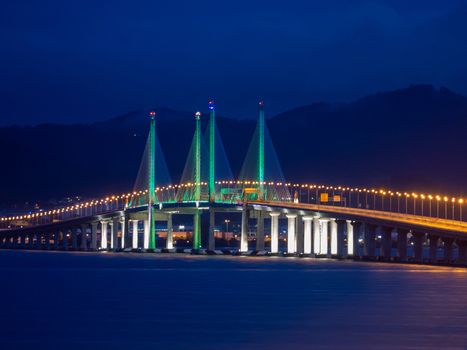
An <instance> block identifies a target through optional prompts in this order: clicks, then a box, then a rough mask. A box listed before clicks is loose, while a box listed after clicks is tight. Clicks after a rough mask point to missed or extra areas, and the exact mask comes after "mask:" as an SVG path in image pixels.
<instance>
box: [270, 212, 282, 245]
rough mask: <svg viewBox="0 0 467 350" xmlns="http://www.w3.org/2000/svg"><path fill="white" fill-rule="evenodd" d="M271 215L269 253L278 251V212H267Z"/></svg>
mask: <svg viewBox="0 0 467 350" xmlns="http://www.w3.org/2000/svg"><path fill="white" fill-rule="evenodd" d="M269 215H270V216H271V253H274V254H275V253H278V252H279V215H280V213H276V212H272V213H269Z"/></svg>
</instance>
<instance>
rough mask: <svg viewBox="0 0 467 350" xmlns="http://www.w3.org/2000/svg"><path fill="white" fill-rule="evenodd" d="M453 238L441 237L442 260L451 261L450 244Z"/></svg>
mask: <svg viewBox="0 0 467 350" xmlns="http://www.w3.org/2000/svg"><path fill="white" fill-rule="evenodd" d="M453 242H454V240H453V239H452V238H443V243H444V261H445V262H447V263H451V261H452V244H453Z"/></svg>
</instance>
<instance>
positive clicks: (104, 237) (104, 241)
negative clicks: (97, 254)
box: [101, 220, 109, 250]
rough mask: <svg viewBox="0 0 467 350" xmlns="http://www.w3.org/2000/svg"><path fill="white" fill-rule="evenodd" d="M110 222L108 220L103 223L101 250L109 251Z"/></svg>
mask: <svg viewBox="0 0 467 350" xmlns="http://www.w3.org/2000/svg"><path fill="white" fill-rule="evenodd" d="M108 226H109V222H108V221H107V220H104V221H101V249H102V250H106V249H107V228H108Z"/></svg>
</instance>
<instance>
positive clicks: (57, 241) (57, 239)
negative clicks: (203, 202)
mask: <svg viewBox="0 0 467 350" xmlns="http://www.w3.org/2000/svg"><path fill="white" fill-rule="evenodd" d="M59 244H60V232H59V231H58V230H56V231H55V232H54V250H58V249H59V248H60V245H59Z"/></svg>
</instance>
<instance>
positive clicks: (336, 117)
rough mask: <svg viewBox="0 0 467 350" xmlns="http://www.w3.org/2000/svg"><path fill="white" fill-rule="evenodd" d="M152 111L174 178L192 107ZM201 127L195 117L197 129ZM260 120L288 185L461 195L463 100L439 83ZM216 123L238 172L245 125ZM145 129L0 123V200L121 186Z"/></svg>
mask: <svg viewBox="0 0 467 350" xmlns="http://www.w3.org/2000/svg"><path fill="white" fill-rule="evenodd" d="M156 111H157V115H158V117H157V128H158V135H159V138H160V143H161V145H162V148H163V150H164V153H165V156H166V158H167V163H168V166H169V169H170V171H171V174H172V178H173V180H174V182H177V181H178V180H179V177H180V174H181V172H182V170H183V166H184V163H185V159H186V156H187V152H188V149H189V145H190V142H191V138H192V135H193V130H194V118H193V113H192V112H185V111H176V110H172V109H169V108H158V109H156ZM266 111H267V109H266ZM206 123H207V118H203V128H204V127H205V126H206ZM267 125H268V127H269V129H270V132H271V136H272V139H273V142H274V144H275V147H276V151H277V153H278V157H279V160H280V162H281V164H282V168H283V170H284V174H285V176H286V178H287V179H288V180H289V181H308V182H313V183H323V184H336V185H349V186H368V187H369V186H374V187H378V188H381V187H383V188H392V189H396V190H407V191H423V192H431V193H438V192H440V193H452V194H455V195H457V194H465V193H466V190H467V186H466V185H467V181H466V179H467V162H466V158H465V157H466V156H465V155H466V154H467V137H466V136H467V97H465V96H462V95H459V94H456V93H454V92H452V91H450V90H448V89H446V88H440V89H436V88H434V87H433V86H430V85H414V86H410V87H409V88H406V89H401V90H396V91H388V92H381V93H377V94H374V95H371V96H366V97H363V98H361V99H359V100H356V101H354V102H351V103H342V104H327V103H315V104H312V105H308V106H302V107H298V108H295V109H291V110H289V111H286V112H284V113H281V114H279V115H277V116H274V117H272V118H269V119H268V121H267ZM218 127H219V130H220V133H221V135H222V138H223V141H224V145H225V148H226V152H227V155H228V157H229V159H230V162H231V165H232V169H233V170H234V173H235V174H238V171H239V169H240V167H241V164H242V161H243V157H244V156H245V154H246V151H247V148H248V145H249V142H250V139H251V136H252V134H253V131H254V128H255V122H254V121H245V120H235V119H229V118H224V117H222V116H219V117H218ZM147 132H148V120H147V111H134V112H131V113H127V114H125V115H123V116H119V117H116V118H113V119H110V120H108V121H105V122H99V123H94V124H74V125H58V124H42V125H38V126H35V127H18V126H11V127H3V128H0V161H1V164H2V167H1V171H0V206H6V205H11V204H14V203H16V204H18V203H24V202H26V201H36V200H45V199H50V198H51V197H56V198H61V197H65V196H73V195H81V196H84V197H94V196H100V195H105V194H109V193H120V192H122V191H129V190H131V189H132V188H133V182H134V180H135V177H136V174H137V171H138V166H139V163H140V160H141V157H142V152H143V149H144V145H145V142H146V137H147Z"/></svg>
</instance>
